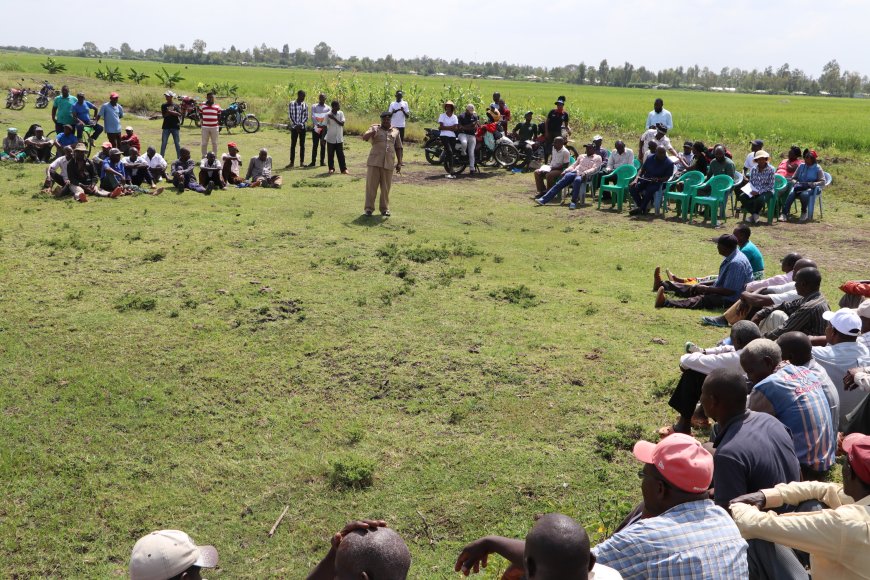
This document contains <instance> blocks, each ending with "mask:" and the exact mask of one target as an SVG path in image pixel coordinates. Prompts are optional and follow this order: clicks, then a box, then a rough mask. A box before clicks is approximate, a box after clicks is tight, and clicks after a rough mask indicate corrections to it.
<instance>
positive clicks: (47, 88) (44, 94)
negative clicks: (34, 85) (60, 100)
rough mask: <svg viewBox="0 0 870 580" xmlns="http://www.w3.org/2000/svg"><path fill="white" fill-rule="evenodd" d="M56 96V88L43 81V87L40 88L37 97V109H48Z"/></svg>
mask: <svg viewBox="0 0 870 580" xmlns="http://www.w3.org/2000/svg"><path fill="white" fill-rule="evenodd" d="M56 96H57V91H55V90H54V86H52V85H51V83H49V82H48V81H42V86H41V87H40V88H39V92H38V93H37V95H36V108H37V109H44V108H46V107H47V106H48V104H49V103H50V102H51V101H52V99H54V98H55V97H56Z"/></svg>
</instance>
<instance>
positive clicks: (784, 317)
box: [752, 268, 831, 340]
mask: <svg viewBox="0 0 870 580" xmlns="http://www.w3.org/2000/svg"><path fill="white" fill-rule="evenodd" d="M821 286H822V274H821V273H820V272H819V270H818V269H817V268H802V269H801V270H800V271H799V272H798V273H797V274H795V276H794V289H795V290H796V291H797V293H798V295H799V296H800V298H798V299H797V300H792V301H791V302H786V303H785V304H781V305H779V306H768V307H767V308H762V309H761V310H759V311H758V313H757V314H756V315H755V316H753V317H752V322H754V323H755V324H757V325H758V327H759V328H760V329H761V332H762V334H763V335H764V337H765V338H769V339H770V340H776V339H777V338H779V337H780V336H782V335H783V334H785V333H786V332H792V331H797V332H803V333H804V334H806V335H807V336H821V335H823V334H825V327H827V325H828V323H827V322H826V321H825V319H824V318H823V317H822V315H823V314H824V313H825V312H827V311H828V310H830V309H831V308H830V307H829V306H828V301H827V300H826V299H825V297H824V296H822V293H821V292H820V291H819V290H820V288H821Z"/></svg>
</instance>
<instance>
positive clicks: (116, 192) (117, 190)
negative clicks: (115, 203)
mask: <svg viewBox="0 0 870 580" xmlns="http://www.w3.org/2000/svg"><path fill="white" fill-rule="evenodd" d="M119 195H124V189H123V188H121V187H116V188H115V189H113V190H112V193H110V194H109V197H118V196H119Z"/></svg>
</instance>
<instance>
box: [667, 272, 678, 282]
mask: <svg viewBox="0 0 870 580" xmlns="http://www.w3.org/2000/svg"><path fill="white" fill-rule="evenodd" d="M665 275H666V276H667V277H668V280H670V281H671V282H676V281H677V277H676V276H674V275H673V274H672V273H671V271H670V270H668V269H665Z"/></svg>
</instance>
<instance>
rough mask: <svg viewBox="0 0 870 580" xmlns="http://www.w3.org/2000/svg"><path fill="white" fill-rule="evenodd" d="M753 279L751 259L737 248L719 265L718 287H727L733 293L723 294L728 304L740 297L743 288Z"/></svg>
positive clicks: (716, 285)
mask: <svg viewBox="0 0 870 580" xmlns="http://www.w3.org/2000/svg"><path fill="white" fill-rule="evenodd" d="M751 280H752V265H750V263H749V260H748V259H747V258H746V256H745V255H744V254H743V252H741V251H740V249H739V248H737V249H735V250H734V251H733V252H731V254H730V255H729V256H728V257H727V258H725V259H724V260H722V264H721V265H720V266H719V277H718V278H716V284H715V285H714V286H715V287H716V288H727V289H729V290H731V294H730V295H728V296H723V297H722V300H724V301H725V302H726V303H728V304H734V303H735V302H737V299H738V298H740V293H741V292H743V288H744V287H745V286H746V284H748V283H749V282H750V281H751Z"/></svg>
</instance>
